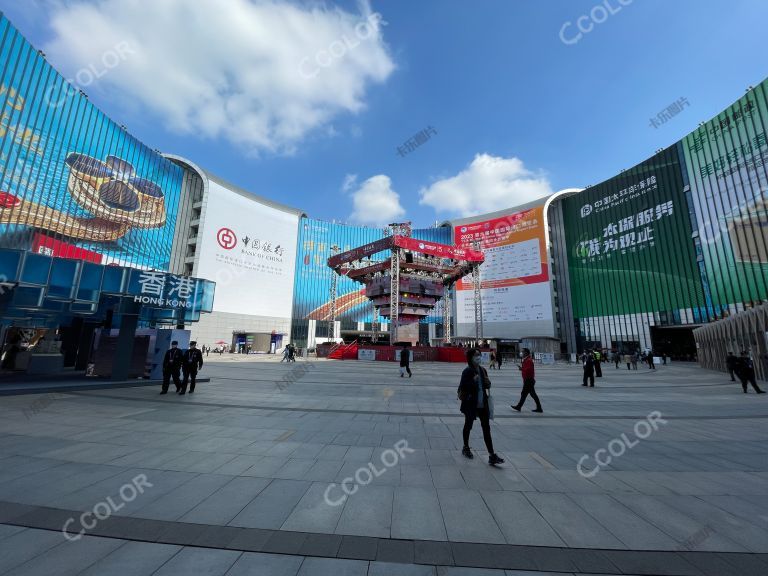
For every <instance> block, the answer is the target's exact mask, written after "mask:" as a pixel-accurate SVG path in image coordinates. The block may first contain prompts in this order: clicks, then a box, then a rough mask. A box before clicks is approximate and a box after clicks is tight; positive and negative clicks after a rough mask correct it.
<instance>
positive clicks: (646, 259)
mask: <svg viewBox="0 0 768 576" xmlns="http://www.w3.org/2000/svg"><path fill="white" fill-rule="evenodd" d="M563 209H564V216H565V232H566V241H567V246H568V263H569V268H570V280H571V291H572V299H573V307H574V316H576V317H577V318H585V317H595V316H606V315H613V314H632V313H639V312H652V311H658V310H661V311H674V310H679V309H684V308H698V307H700V306H702V305H703V301H704V300H703V291H702V287H701V280H700V275H699V273H698V272H697V268H696V255H695V250H694V245H693V240H692V239H691V225H690V219H689V216H688V207H687V204H686V200H685V195H684V193H683V181H682V168H681V166H680V161H679V156H678V152H677V148H676V147H672V148H670V149H667V150H665V151H663V152H661V153H659V154H657V155H656V156H654V157H653V158H651V159H649V160H647V161H646V162H643V163H642V164H638V165H637V166H635V167H634V168H632V169H630V170H627V171H625V172H623V173H622V174H620V175H619V176H616V177H614V178H611V179H610V180H607V181H606V182H603V183H601V184H598V185H597V186H593V187H591V188H588V189H587V190H585V191H584V192H582V193H580V194H577V195H576V196H573V197H571V198H567V199H566V200H564V201H563Z"/></svg>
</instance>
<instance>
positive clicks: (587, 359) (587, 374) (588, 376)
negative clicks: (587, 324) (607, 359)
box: [581, 350, 595, 388]
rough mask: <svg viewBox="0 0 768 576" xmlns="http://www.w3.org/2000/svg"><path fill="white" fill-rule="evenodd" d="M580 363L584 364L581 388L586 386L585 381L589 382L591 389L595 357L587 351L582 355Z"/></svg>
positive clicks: (593, 383)
mask: <svg viewBox="0 0 768 576" xmlns="http://www.w3.org/2000/svg"><path fill="white" fill-rule="evenodd" d="M582 362H583V364H584V378H583V379H582V383H581V385H582V386H586V385H587V381H589V386H590V387H591V388H594V387H595V357H594V356H593V355H592V350H587V351H586V352H585V353H584V358H583V359H582Z"/></svg>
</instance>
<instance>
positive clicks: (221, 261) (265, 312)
mask: <svg viewBox="0 0 768 576" xmlns="http://www.w3.org/2000/svg"><path fill="white" fill-rule="evenodd" d="M209 182H210V188H209V194H208V198H207V205H206V209H205V220H204V222H203V227H202V230H201V232H200V234H199V240H198V242H199V243H200V244H199V245H198V252H199V254H200V263H199V266H198V271H197V274H198V276H200V277H202V278H205V279H207V280H213V281H214V282H216V295H215V298H214V301H213V310H214V312H231V313H238V314H250V315H254V316H271V317H277V318H290V317H291V308H292V305H293V279H294V274H295V265H296V264H295V260H296V242H297V230H298V219H299V218H298V216H297V215H296V214H290V213H287V212H283V211H282V210H277V209H275V208H271V207H269V206H265V205H263V204H260V203H259V202H258V201H257V200H256V199H255V198H254V199H251V198H247V197H246V196H243V195H241V194H238V193H237V192H234V191H232V190H229V189H227V188H224V187H223V186H221V185H219V184H217V183H216V182H213V181H209Z"/></svg>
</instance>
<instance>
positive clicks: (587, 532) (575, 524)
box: [525, 492, 625, 548]
mask: <svg viewBox="0 0 768 576" xmlns="http://www.w3.org/2000/svg"><path fill="white" fill-rule="evenodd" d="M525 497H526V498H527V499H528V501H529V502H531V504H533V506H534V508H536V510H538V512H539V513H540V514H541V515H542V517H543V518H544V519H545V520H546V521H547V523H548V524H549V525H550V526H552V527H553V528H554V530H555V531H556V532H557V534H558V536H560V538H562V539H563V540H564V541H565V543H566V544H567V545H568V546H572V547H574V548H625V545H624V544H623V543H622V542H621V541H620V540H618V539H617V538H616V537H615V536H613V535H612V534H611V533H610V532H609V531H608V530H606V529H605V528H604V527H603V526H602V525H601V524H600V523H598V522H597V521H596V520H595V519H594V518H592V516H590V515H589V514H587V513H586V512H584V510H582V509H581V508H580V507H579V506H577V505H576V503H575V502H573V501H572V500H571V499H570V498H568V496H566V495H565V494H539V493H535V492H527V493H526V494H525Z"/></svg>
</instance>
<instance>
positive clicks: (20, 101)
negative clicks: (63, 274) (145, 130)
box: [0, 16, 182, 270]
mask: <svg viewBox="0 0 768 576" xmlns="http://www.w3.org/2000/svg"><path fill="white" fill-rule="evenodd" d="M181 182H182V174H181V169H180V168H178V167H177V166H175V165H174V164H172V163H171V162H169V161H167V160H165V159H164V158H162V157H161V156H160V155H159V154H157V153H155V152H153V151H152V150H150V149H149V148H147V147H146V146H144V145H143V144H142V143H140V142H139V141H137V140H136V139H135V138H132V137H131V136H129V135H128V134H127V133H126V132H125V130H123V129H122V128H121V127H119V126H118V125H116V124H115V123H114V122H112V121H111V120H110V119H109V118H107V117H106V116H104V114H103V113H102V112H101V111H100V110H99V109H97V108H96V107H95V106H93V105H91V104H90V103H89V102H88V100H87V99H86V98H85V97H84V96H82V95H81V94H80V93H79V92H78V90H77V89H75V88H74V87H73V86H72V85H70V84H69V83H67V82H66V81H65V80H64V78H62V77H61V76H60V75H59V74H58V73H57V72H56V71H55V70H54V69H53V68H52V67H51V66H50V65H49V64H48V63H47V62H46V60H45V59H44V58H43V57H42V55H40V54H39V53H38V52H37V50H35V49H34V47H32V46H31V45H30V44H29V43H28V42H27V41H26V40H25V39H24V38H23V37H22V36H21V34H19V32H18V31H17V30H16V29H15V28H14V27H13V26H12V25H11V24H10V23H9V22H8V20H7V19H6V18H4V17H1V16H0V247H5V248H18V249H23V250H31V251H33V252H37V253H41V254H47V255H49V256H59V257H67V258H77V259H83V260H89V261H92V262H99V263H102V264H104V263H119V264H125V265H129V266H134V267H138V268H155V269H160V270H167V269H168V267H169V262H170V255H171V245H172V242H173V232H174V228H175V225H176V214H177V209H178V208H177V207H178V204H179V195H180V192H181Z"/></svg>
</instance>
